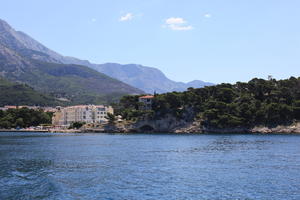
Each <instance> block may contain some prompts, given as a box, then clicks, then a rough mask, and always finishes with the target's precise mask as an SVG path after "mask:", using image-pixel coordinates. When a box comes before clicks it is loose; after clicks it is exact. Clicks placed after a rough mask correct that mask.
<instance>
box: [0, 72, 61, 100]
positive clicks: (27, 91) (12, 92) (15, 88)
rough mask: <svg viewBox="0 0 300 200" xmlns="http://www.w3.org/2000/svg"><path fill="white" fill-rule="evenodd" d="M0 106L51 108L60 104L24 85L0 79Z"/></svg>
mask: <svg viewBox="0 0 300 200" xmlns="http://www.w3.org/2000/svg"><path fill="white" fill-rule="evenodd" d="M0 96H1V98H0V106H4V105H39V106H53V105H60V104H62V102H59V101H57V100H55V99H54V98H53V97H50V96H48V95H44V94H41V93H39V92H37V91H35V90H33V89H32V88H31V87H29V86H27V85H25V84H18V83H12V82H9V81H7V80H5V79H3V78H1V77H0Z"/></svg>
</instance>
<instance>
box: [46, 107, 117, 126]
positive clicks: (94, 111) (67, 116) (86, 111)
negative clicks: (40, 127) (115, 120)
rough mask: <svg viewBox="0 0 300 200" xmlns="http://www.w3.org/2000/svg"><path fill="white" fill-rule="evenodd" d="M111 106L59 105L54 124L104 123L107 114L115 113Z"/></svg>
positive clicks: (53, 119)
mask: <svg viewBox="0 0 300 200" xmlns="http://www.w3.org/2000/svg"><path fill="white" fill-rule="evenodd" d="M113 112H114V111H113V108H112V107H111V106H103V105H77V106H69V107H64V108H63V107H59V108H57V111H56V112H55V113H54V115H53V118H52V124H53V125H55V126H69V125H71V124H72V123H73V122H85V123H87V124H88V123H103V122H107V119H106V117H107V114H108V113H111V114H113Z"/></svg>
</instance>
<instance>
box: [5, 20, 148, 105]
mask: <svg viewBox="0 0 300 200" xmlns="http://www.w3.org/2000/svg"><path fill="white" fill-rule="evenodd" d="M29 48H30V49H29ZM41 51H43V52H41ZM59 57H60V55H59V54H56V53H55V52H52V51H51V50H48V49H47V48H46V47H44V46H42V45H40V44H39V43H38V42H36V41H35V40H33V39H31V38H30V37H28V36H27V35H25V34H24V33H21V32H17V31H15V30H13V29H12V28H11V27H10V26H9V25H8V24H7V23H6V22H4V21H0V76H2V77H4V78H6V79H8V80H11V81H14V82H22V83H26V84H28V85H29V86H31V87H32V88H34V89H35V90H37V91H39V92H42V93H48V94H51V95H52V96H54V97H62V98H66V99H68V100H69V102H70V103H71V104H85V103H108V102H111V101H116V100H117V99H118V98H120V97H121V96H123V95H124V94H139V93H143V91H141V90H139V89H136V88H134V87H132V86H130V85H127V84H125V83H123V82H121V81H119V80H116V79H113V78H111V77H108V76H107V75H105V74H102V73H100V72H97V71H95V70H93V69H90V68H89V67H86V66H80V65H75V64H61V63H60V62H58V60H57V59H56V58H59ZM50 62H52V63H50Z"/></svg>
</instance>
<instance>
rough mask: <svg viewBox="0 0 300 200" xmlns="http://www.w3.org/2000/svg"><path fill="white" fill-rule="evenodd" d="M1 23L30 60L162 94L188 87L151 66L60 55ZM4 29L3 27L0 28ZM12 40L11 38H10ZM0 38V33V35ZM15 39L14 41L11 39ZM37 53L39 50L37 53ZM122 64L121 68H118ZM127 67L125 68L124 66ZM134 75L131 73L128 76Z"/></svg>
mask: <svg viewBox="0 0 300 200" xmlns="http://www.w3.org/2000/svg"><path fill="white" fill-rule="evenodd" d="M2 22H3V23H4V25H2V27H6V29H9V31H10V32H11V33H12V34H13V35H15V36H16V39H17V40H18V41H19V42H21V44H22V45H21V46H20V45H18V46H15V47H14V48H17V49H18V50H19V51H22V50H23V49H24V48H27V49H31V50H32V51H31V52H29V51H25V52H22V55H25V56H28V57H30V58H33V59H37V60H41V61H45V62H55V63H59V64H77V65H84V66H88V67H90V68H92V69H95V70H97V71H98V72H101V73H104V74H106V75H108V76H110V77H113V78H116V79H118V80H120V81H122V82H125V83H127V84H129V85H131V86H133V87H136V88H139V89H140V90H143V91H145V92H147V93H154V92H158V93H164V92H172V91H184V90H186V89H187V88H189V87H191V82H192V81H191V82H188V83H183V82H176V81H173V80H171V79H169V78H168V77H167V76H166V75H165V74H164V73H163V72H162V71H161V70H159V69H157V68H154V67H147V66H143V65H139V64H124V65H122V64H118V63H104V64H94V63H91V62H89V61H88V60H80V59H78V58H75V57H71V56H63V55H60V54H59V53H57V52H55V51H53V50H51V49H49V48H47V47H45V46H44V45H42V44H41V43H39V42H38V41H36V40H34V39H33V38H31V37H30V36H28V35H27V34H26V33H23V32H21V31H14V30H13V29H12V28H11V27H10V26H9V25H8V24H7V23H6V22H5V21H3V20H2ZM4 29H5V28H4ZM0 33H1V20H0ZM11 39H13V38H11ZM0 40H1V36H0ZM14 42H15V41H14ZM39 52H41V53H42V54H41V53H39ZM121 66H123V67H121ZM124 67H128V68H129V69H130V70H129V69H125V68H124ZM132 74H134V76H132ZM192 85H193V87H196V88H199V87H204V86H211V85H214V84H213V83H209V82H204V81H198V82H196V83H195V82H194V83H193V84H192Z"/></svg>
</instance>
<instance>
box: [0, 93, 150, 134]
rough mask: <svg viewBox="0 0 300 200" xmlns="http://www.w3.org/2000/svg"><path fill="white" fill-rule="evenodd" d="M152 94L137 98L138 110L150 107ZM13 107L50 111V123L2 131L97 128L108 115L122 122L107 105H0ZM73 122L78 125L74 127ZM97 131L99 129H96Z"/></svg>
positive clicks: (58, 130) (62, 130) (108, 120)
mask: <svg viewBox="0 0 300 200" xmlns="http://www.w3.org/2000/svg"><path fill="white" fill-rule="evenodd" d="M153 98H154V96H153V95H145V96H140V97H139V98H138V102H139V110H142V111H147V110H151V109H152V102H153V101H152V100H153ZM14 109H29V110H35V111H41V112H45V113H51V115H52V120H51V121H52V123H51V124H40V125H38V126H30V127H16V128H10V130H7V129H3V131H37V132H79V131H78V130H76V129H78V128H81V126H83V125H84V128H89V130H91V128H94V129H95V128H97V127H98V128H99V127H102V126H104V125H107V124H108V123H109V122H110V117H109V116H112V117H113V118H114V121H116V122H122V121H123V119H122V116H120V115H117V116H114V109H113V107H112V106H108V105H74V106H66V107H62V106H56V107H42V106H27V105H20V106H17V105H6V106H3V107H0V110H1V111H8V110H14ZM74 124H80V126H77V127H74V126H73V125H74ZM0 130H1V129H0ZM98 131H99V129H98Z"/></svg>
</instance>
